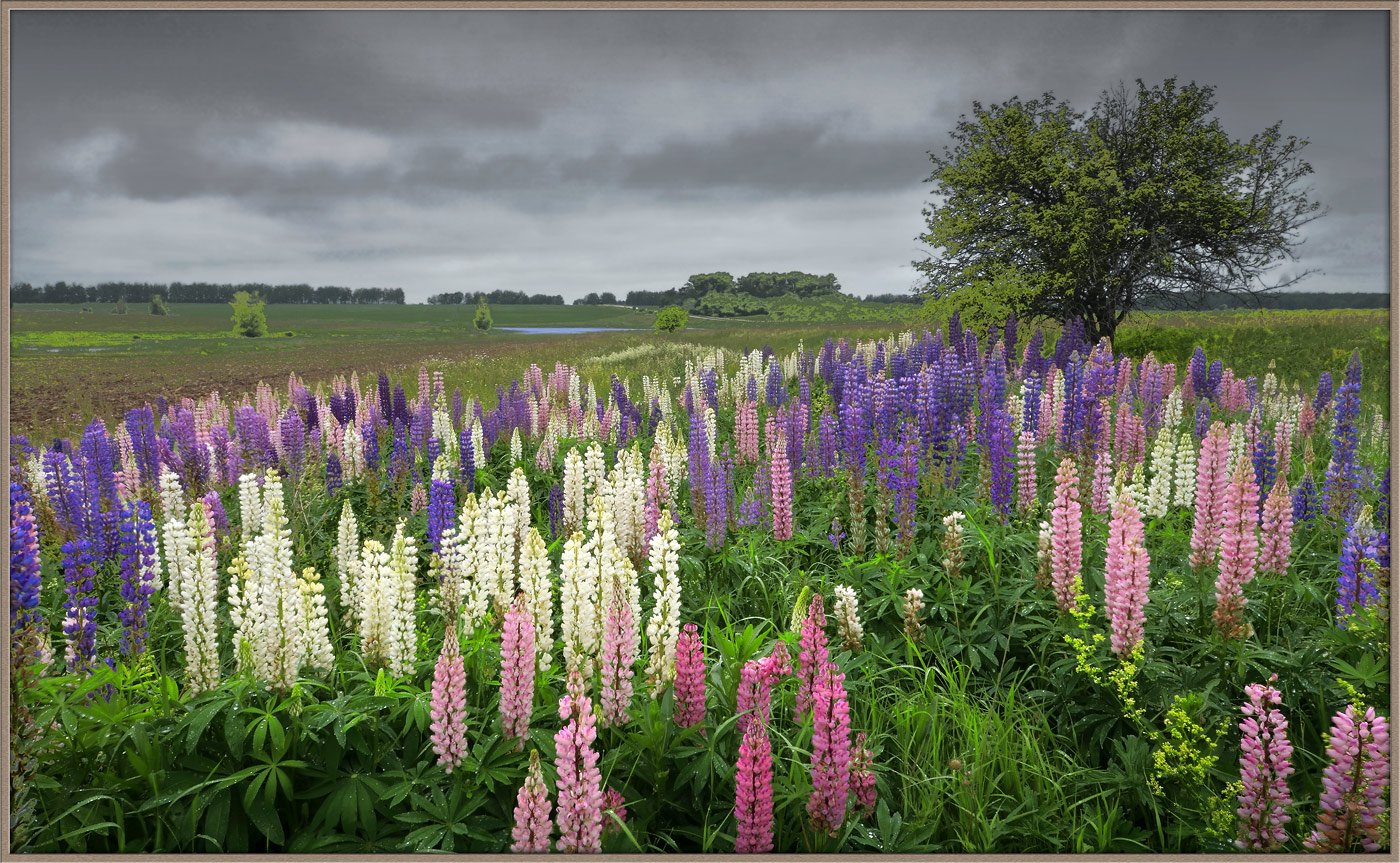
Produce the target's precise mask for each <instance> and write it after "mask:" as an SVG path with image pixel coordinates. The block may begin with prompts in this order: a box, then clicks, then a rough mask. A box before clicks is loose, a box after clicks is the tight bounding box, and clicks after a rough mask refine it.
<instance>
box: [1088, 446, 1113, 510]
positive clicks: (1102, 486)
mask: <svg viewBox="0 0 1400 863" xmlns="http://www.w3.org/2000/svg"><path fill="white" fill-rule="evenodd" d="M1112 489H1113V455H1112V454H1111V453H1110V452H1109V451H1108V450H1106V449H1105V450H1100V451H1099V452H1098V453H1096V454H1095V455H1094V476H1093V477H1092V479H1091V480H1090V487H1089V506H1090V508H1091V509H1093V510H1094V512H1097V513H1105V512H1108V495H1109V493H1110V492H1111V491H1112Z"/></svg>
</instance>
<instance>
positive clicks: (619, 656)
mask: <svg viewBox="0 0 1400 863" xmlns="http://www.w3.org/2000/svg"><path fill="white" fill-rule="evenodd" d="M600 659H601V662H602V680H601V684H602V695H601V697H600V699H599V702H600V705H599V706H600V707H601V708H602V724H603V725H604V726H605V727H606V726H609V725H622V724H625V723H626V722H627V720H628V719H629V718H630V717H629V714H628V710H629V707H630V705H631V703H632V676H633V666H634V665H635V664H636V662H637V619H636V618H635V617H633V616H632V605H631V603H630V602H629V601H628V596H627V591H626V590H625V589H623V588H622V587H621V586H620V585H617V586H614V588H613V594H612V601H611V602H610V603H609V604H608V611H607V614H606V616H605V617H604V618H603V651H602V656H601V657H600Z"/></svg>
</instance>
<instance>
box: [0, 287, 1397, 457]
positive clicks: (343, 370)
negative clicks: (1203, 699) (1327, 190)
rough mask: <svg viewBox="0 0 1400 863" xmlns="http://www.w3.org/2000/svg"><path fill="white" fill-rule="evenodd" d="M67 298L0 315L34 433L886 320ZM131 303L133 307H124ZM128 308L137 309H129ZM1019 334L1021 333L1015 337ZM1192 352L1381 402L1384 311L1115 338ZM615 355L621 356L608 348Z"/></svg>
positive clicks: (480, 387) (1228, 316)
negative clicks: (226, 398) (182, 408)
mask: <svg viewBox="0 0 1400 863" xmlns="http://www.w3.org/2000/svg"><path fill="white" fill-rule="evenodd" d="M91 308H92V311H91V312H84V311H81V310H80V309H79V308H78V307H76V306H71V305H18V306H15V307H13V309H12V312H13V315H12V317H11V325H10V326H11V329H10V333H11V346H10V359H11V364H12V372H11V381H10V387H11V391H10V398H11V401H10V409H11V423H12V426H13V427H14V428H15V429H17V430H23V431H25V432H27V433H29V434H31V435H36V436H44V435H49V434H57V433H69V432H72V431H75V430H76V429H78V428H79V427H81V425H82V424H83V423H84V422H85V421H87V420H88V419H90V418H91V417H92V416H94V415H97V416H105V417H108V418H111V417H114V416H116V415H118V414H120V413H121V412H123V411H125V410H127V409H129V408H131V407H134V406H137V405H140V404H142V403H144V402H146V401H148V400H151V399H154V398H155V397H156V396H157V395H165V396H166V397H167V398H172V397H183V396H191V397H192V396H198V395H202V394H206V393H208V392H210V391H211V390H219V391H220V392H224V393H227V394H232V395H235V396H236V395H237V394H239V393H242V392H244V391H248V390H251V389H252V388H253V387H255V386H256V385H257V383H258V382H259V381H269V382H282V381H284V380H285V379H286V377H287V375H289V374H291V373H293V372H295V373H296V374H298V375H299V376H301V377H302V378H304V379H306V380H308V381H310V382H313V383H314V382H316V381H320V380H329V379H330V378H331V377H332V376H334V375H337V374H348V373H350V372H351V371H358V372H359V373H360V374H361V375H362V376H363V375H367V374H368V375H373V374H378V372H380V371H388V372H390V373H391V374H394V373H399V374H402V373H403V372H404V371H405V370H412V369H416V368H417V367H418V366H419V365H422V364H427V365H429V366H431V367H433V368H440V369H442V370H443V371H444V373H445V374H446V376H447V379H448V385H449V387H461V389H462V391H463V393H464V394H467V395H486V394H491V393H494V391H495V388H496V387H497V386H498V385H505V384H508V383H509V382H510V381H511V380H514V379H515V378H516V376H517V375H518V374H519V373H520V371H521V370H522V369H523V368H525V367H526V366H528V365H529V364H530V363H532V362H534V363H539V364H540V365H541V366H545V367H548V366H550V365H552V364H553V363H554V362H555V361H560V362H568V363H571V364H575V365H578V366H580V367H581V368H582V369H583V370H584V371H585V372H593V373H596V374H597V375H598V376H599V377H600V378H601V381H600V382H605V381H606V380H607V375H608V374H611V372H612V371H613V370H614V368H615V367H614V366H611V365H609V364H608V362H604V360H611V359H615V358H616V357H618V356H619V355H620V356H622V357H623V363H622V365H621V366H617V367H616V368H619V369H626V370H627V372H629V373H630V374H633V375H641V374H652V375H657V374H663V373H667V374H670V373H674V372H676V371H678V370H679V369H680V368H681V366H682V364H683V358H684V357H685V356H688V355H693V353H694V351H693V350H691V349H690V348H689V346H699V347H722V348H727V349H730V350H741V349H753V348H760V347H763V346H765V345H767V346H770V347H772V348H774V349H775V350H779V351H789V350H792V349H794V348H795V347H796V346H797V344H798V342H799V341H801V342H804V343H805V344H807V345H808V346H809V347H816V346H818V345H820V344H821V342H822V341H823V340H825V339H826V338H827V337H841V336H845V337H848V338H869V337H873V336H878V335H882V334H884V333H887V332H888V331H889V330H890V328H891V326H904V324H892V323H891V322H889V321H881V320H861V321H849V320H846V321H839V320H813V321H805V322H803V321H789V320H781V321H779V320H754V319H747V320H746V319H734V318H724V319H719V318H705V317H701V316H695V315H692V317H691V322H690V326H689V328H688V329H686V330H685V331H683V332H680V333H675V334H669V335H662V334H657V333H654V332H653V331H652V330H651V323H652V317H653V313H652V312H650V311H635V310H632V309H628V308H623V307H619V306H543V305H539V306H536V305H530V306H506V305H502V306H496V307H493V308H492V315H493V317H494V319H495V324H496V326H497V327H511V326H597V327H616V328H621V329H623V330H625V331H621V332H597V333H585V334H574V335H566V336H561V335H555V334H544V335H535V334H524V333H512V332H505V331H501V330H495V331H492V332H490V333H487V334H482V333H480V332H478V331H476V330H475V329H473V327H472V326H471V318H472V315H473V314H474V312H475V308H474V307H471V306H428V305H403V306H394V305H385V306H321V305H307V306H294V305H275V306H269V307H268V323H269V326H270V327H271V330H272V335H271V336H269V337H267V338H261V339H246V338H240V337H238V336H235V335H232V334H231V333H230V331H229V330H230V323H229V310H228V307H227V306H224V305H216V304H208V305H180V306H172V307H171V314H169V315H168V316H166V317H154V316H152V315H149V314H144V313H138V311H137V310H134V311H133V312H132V313H129V314H126V315H115V314H112V309H113V307H112V306H103V305H93V306H91ZM138 309H139V307H138ZM139 311H140V312H143V311H144V310H143V309H140V310H139ZM1027 334H1028V331H1027V330H1026V329H1025V328H1023V333H1022V338H1023V339H1024V338H1025V337H1026V335H1027ZM1197 344H1200V345H1201V346H1202V347H1204V348H1205V350H1206V352H1207V354H1208V355H1209V356H1210V357H1211V358H1212V359H1214V358H1216V357H1226V358H1228V359H1229V361H1230V363H1231V364H1232V365H1233V367H1234V368H1235V369H1236V370H1237V371H1239V372H1240V373H1241V374H1256V375H1263V374H1265V373H1266V372H1268V371H1269V367H1270V364H1271V363H1274V364H1275V372H1276V373H1277V374H1278V375H1279V376H1280V377H1281V378H1283V379H1285V380H1300V379H1314V380H1315V379H1316V376H1317V374H1318V372H1320V371H1322V370H1324V369H1330V370H1332V372H1333V374H1334V375H1339V374H1340V372H1341V369H1342V367H1343V366H1344V365H1345V362H1346V357H1347V356H1348V355H1350V353H1351V351H1352V349H1354V348H1359V349H1360V350H1361V354H1362V359H1363V361H1364V363H1365V365H1366V368H1367V370H1368V374H1367V376H1366V392H1365V394H1364V395H1365V396H1366V398H1367V399H1368V400H1369V401H1374V402H1377V403H1380V404H1383V405H1388V399H1386V398H1384V395H1385V393H1386V392H1387V389H1386V383H1387V382H1388V380H1389V368H1390V365H1389V345H1390V342H1389V316H1388V312H1386V311H1384V310H1354V311H1353V310H1333V311H1258V312H1185V313H1182V312H1145V313H1139V314H1137V315H1134V316H1133V318H1132V319H1131V320H1130V321H1129V323H1128V324H1127V325H1126V326H1125V327H1124V328H1123V329H1122V330H1121V331H1120V332H1119V336H1118V344H1117V345H1116V347H1117V349H1118V350H1120V351H1122V352H1125V353H1128V354H1130V355H1134V356H1141V355H1143V354H1145V353H1146V352H1147V351H1155V352H1156V353H1157V355H1158V356H1159V358H1161V359H1163V360H1167V361H1173V362H1176V363H1178V364H1179V365H1182V364H1184V363H1185V362H1186V361H1187V360H1188V359H1189V357H1190V355H1191V351H1192V350H1193V349H1194V347H1195V346H1196V345H1197ZM624 352H625V353H624Z"/></svg>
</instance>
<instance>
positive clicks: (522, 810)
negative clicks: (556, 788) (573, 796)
mask: <svg viewBox="0 0 1400 863" xmlns="http://www.w3.org/2000/svg"><path fill="white" fill-rule="evenodd" d="M549 811H550V803H549V789H548V788H547V787H546V786H545V784H544V770H543V768H542V767H541V766H540V751H539V750H538V749H531V750H530V766H529V768H528V769H527V771H526V773H525V784H524V785H521V786H520V790H519V791H518V792H517V793H516V795H515V824H514V826H513V827H511V831H510V838H511V846H510V850H511V851H513V852H515V853H516V854H545V853H548V851H549V834H550V832H551V831H552V830H553V824H552V823H551V822H550V820H549Z"/></svg>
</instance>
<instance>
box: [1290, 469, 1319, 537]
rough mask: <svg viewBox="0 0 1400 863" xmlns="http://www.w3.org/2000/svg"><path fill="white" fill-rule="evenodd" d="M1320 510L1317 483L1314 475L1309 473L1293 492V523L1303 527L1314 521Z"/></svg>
mask: <svg viewBox="0 0 1400 863" xmlns="http://www.w3.org/2000/svg"><path fill="white" fill-rule="evenodd" d="M1318 509H1319V507H1318V499H1317V483H1315V482H1313V476H1312V473H1311V472H1309V473H1308V474H1306V475H1305V476H1304V477H1303V481H1302V482H1300V483H1298V487H1297V488H1295V489H1294V490H1293V523H1294V524H1295V525H1301V524H1305V523H1306V522H1310V521H1312V520H1313V519H1314V518H1316V517H1317V514H1318Z"/></svg>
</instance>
